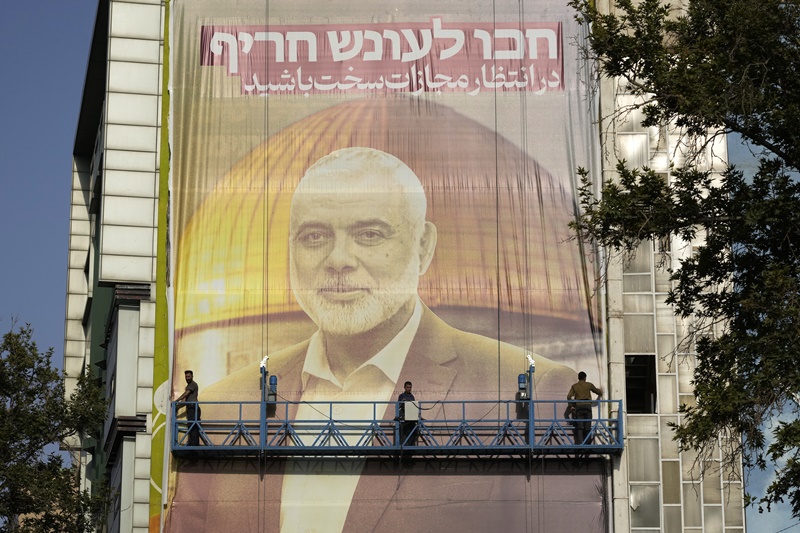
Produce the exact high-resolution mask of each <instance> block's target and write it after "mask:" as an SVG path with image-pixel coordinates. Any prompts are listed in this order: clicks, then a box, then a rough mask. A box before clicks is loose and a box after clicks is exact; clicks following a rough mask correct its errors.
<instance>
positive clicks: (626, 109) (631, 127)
mask: <svg viewBox="0 0 800 533" xmlns="http://www.w3.org/2000/svg"><path fill="white" fill-rule="evenodd" d="M641 103H642V99H641V97H638V96H634V95H632V94H621V95H618V96H617V110H618V111H619V114H618V116H617V131H618V132H639V131H643V130H644V128H643V126H642V122H643V121H644V113H643V112H642V109H641V107H634V106H637V105H641Z"/></svg>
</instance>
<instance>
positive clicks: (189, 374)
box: [183, 372, 194, 383]
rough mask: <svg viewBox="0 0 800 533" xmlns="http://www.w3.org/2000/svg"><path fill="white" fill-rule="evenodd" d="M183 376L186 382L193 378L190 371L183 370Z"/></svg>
mask: <svg viewBox="0 0 800 533" xmlns="http://www.w3.org/2000/svg"><path fill="white" fill-rule="evenodd" d="M183 377H184V378H186V383H191V382H192V379H193V378H194V376H193V375H192V373H191V372H185V373H184V374H183Z"/></svg>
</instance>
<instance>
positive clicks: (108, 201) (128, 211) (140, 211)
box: [103, 196, 155, 228]
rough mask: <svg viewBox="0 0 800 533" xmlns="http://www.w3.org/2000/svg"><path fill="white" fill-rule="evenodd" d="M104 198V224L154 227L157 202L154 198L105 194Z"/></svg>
mask: <svg viewBox="0 0 800 533" xmlns="http://www.w3.org/2000/svg"><path fill="white" fill-rule="evenodd" d="M103 200H104V205H103V224H104V225H106V226H109V225H117V226H145V227H148V228H152V227H153V213H154V212H155V202H154V201H153V200H152V199H149V198H130V197H124V196H105V197H104V198H103Z"/></svg>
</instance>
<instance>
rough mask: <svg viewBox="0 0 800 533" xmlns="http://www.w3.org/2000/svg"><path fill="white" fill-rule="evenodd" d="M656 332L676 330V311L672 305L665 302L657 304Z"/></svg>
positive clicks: (672, 331)
mask: <svg viewBox="0 0 800 533" xmlns="http://www.w3.org/2000/svg"><path fill="white" fill-rule="evenodd" d="M656 332H658V333H674V332H675V311H674V309H673V308H672V306H669V305H667V304H665V303H663V302H658V303H657V304H656Z"/></svg>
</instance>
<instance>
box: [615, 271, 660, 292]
mask: <svg viewBox="0 0 800 533" xmlns="http://www.w3.org/2000/svg"><path fill="white" fill-rule="evenodd" d="M652 290H653V289H652V287H651V286H650V274H639V273H636V274H623V275H622V292H650V291H652Z"/></svg>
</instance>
